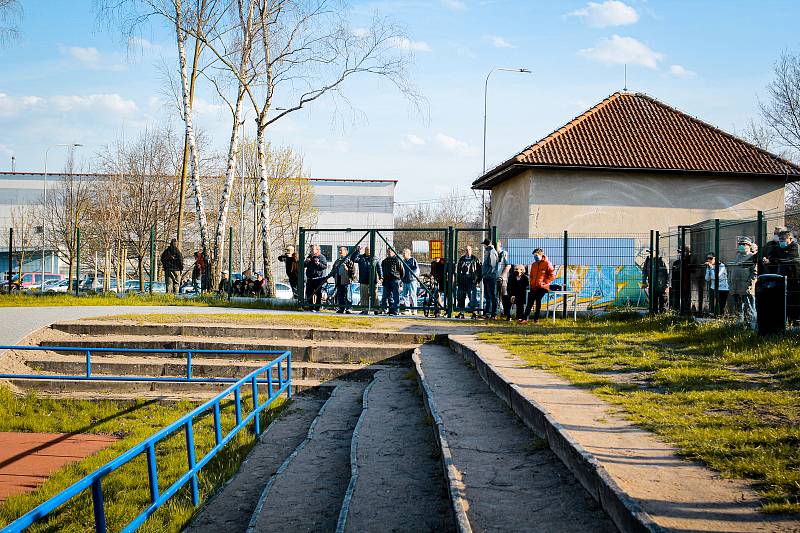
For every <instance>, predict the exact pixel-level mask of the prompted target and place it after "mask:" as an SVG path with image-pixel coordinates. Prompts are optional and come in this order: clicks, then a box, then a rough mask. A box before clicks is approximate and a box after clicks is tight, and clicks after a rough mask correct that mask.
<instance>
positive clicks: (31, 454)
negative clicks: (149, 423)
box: [0, 432, 118, 502]
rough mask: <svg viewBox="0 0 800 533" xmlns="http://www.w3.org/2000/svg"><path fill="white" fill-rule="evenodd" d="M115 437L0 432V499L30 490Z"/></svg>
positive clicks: (109, 443) (94, 451) (98, 449)
mask: <svg viewBox="0 0 800 533" xmlns="http://www.w3.org/2000/svg"><path fill="white" fill-rule="evenodd" d="M117 440H118V439H116V438H115V437H110V436H108V435H83V434H79V435H73V434H62V433H9V432H1V433H0V502H2V501H3V500H5V499H6V498H8V497H9V496H13V495H14V494H20V493H23V492H30V491H32V490H34V489H35V488H36V487H38V486H39V485H41V484H42V483H44V482H45V481H47V478H48V477H50V474H52V473H53V472H55V471H56V470H58V469H60V468H61V467H63V466H64V465H66V464H67V463H72V462H75V461H80V460H81V459H83V458H84V457H88V456H90V455H92V454H94V453H96V452H98V451H100V450H102V449H103V448H105V447H107V446H110V445H111V444H113V443H115V442H116V441H117Z"/></svg>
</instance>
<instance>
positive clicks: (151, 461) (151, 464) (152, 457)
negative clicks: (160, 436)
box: [147, 442, 158, 503]
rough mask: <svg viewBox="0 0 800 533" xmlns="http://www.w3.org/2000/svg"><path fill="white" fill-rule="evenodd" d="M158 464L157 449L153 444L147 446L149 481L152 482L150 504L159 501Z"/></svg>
mask: <svg viewBox="0 0 800 533" xmlns="http://www.w3.org/2000/svg"><path fill="white" fill-rule="evenodd" d="M157 467H158V464H157V463H156V448H155V445H154V444H153V443H152V442H151V443H149V444H148V445H147V479H148V480H149V481H150V503H156V500H157V499H158V471H157Z"/></svg>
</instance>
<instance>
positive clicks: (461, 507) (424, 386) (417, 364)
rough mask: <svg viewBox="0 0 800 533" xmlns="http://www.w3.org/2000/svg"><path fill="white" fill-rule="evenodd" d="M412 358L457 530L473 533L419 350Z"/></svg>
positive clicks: (459, 474) (461, 486) (458, 475)
mask: <svg viewBox="0 0 800 533" xmlns="http://www.w3.org/2000/svg"><path fill="white" fill-rule="evenodd" d="M411 358H412V360H413V361H414V368H415V369H416V373H417V382H418V383H419V388H420V390H421V391H422V396H423V398H424V400H425V402H424V403H425V410H426V411H427V412H428V414H429V415H430V416H431V418H433V432H434V434H435V436H436V445H437V446H438V447H439V451H440V452H441V454H442V469H443V471H444V478H445V480H446V481H447V489H448V491H447V493H448V497H449V500H450V509H451V511H452V512H453V519H454V520H455V524H456V529H457V530H458V531H459V533H472V526H471V525H470V523H469V518H468V517H467V502H466V500H465V498H464V491H463V486H464V485H463V483H462V482H461V473H460V472H459V471H458V469H457V468H456V466H455V465H454V464H453V454H452V453H451V452H450V445H449V444H448V443H447V433H446V432H445V428H444V423H443V422H442V417H441V416H439V411H438V410H437V408H436V404H435V403H434V402H433V393H432V392H431V389H430V386H429V385H428V382H427V380H426V379H425V372H423V370H422V361H421V360H420V357H419V348H417V349H415V350H414V353H413V354H412V355H411Z"/></svg>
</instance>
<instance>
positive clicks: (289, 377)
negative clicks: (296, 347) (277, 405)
mask: <svg viewBox="0 0 800 533" xmlns="http://www.w3.org/2000/svg"><path fill="white" fill-rule="evenodd" d="M286 381H288V382H289V387H288V388H287V389H286V393H287V394H288V398H289V399H290V400H291V399H292V354H291V353H290V354H289V355H287V356H286ZM270 396H272V392H271V391H270Z"/></svg>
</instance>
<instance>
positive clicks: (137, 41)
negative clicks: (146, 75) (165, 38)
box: [128, 37, 161, 51]
mask: <svg viewBox="0 0 800 533" xmlns="http://www.w3.org/2000/svg"><path fill="white" fill-rule="evenodd" d="M128 46H130V47H131V48H138V49H141V50H142V51H148V50H158V49H159V48H161V47H160V46H158V45H157V44H153V43H151V42H150V41H148V40H147V39H145V38H144V37H131V38H130V39H128Z"/></svg>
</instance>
